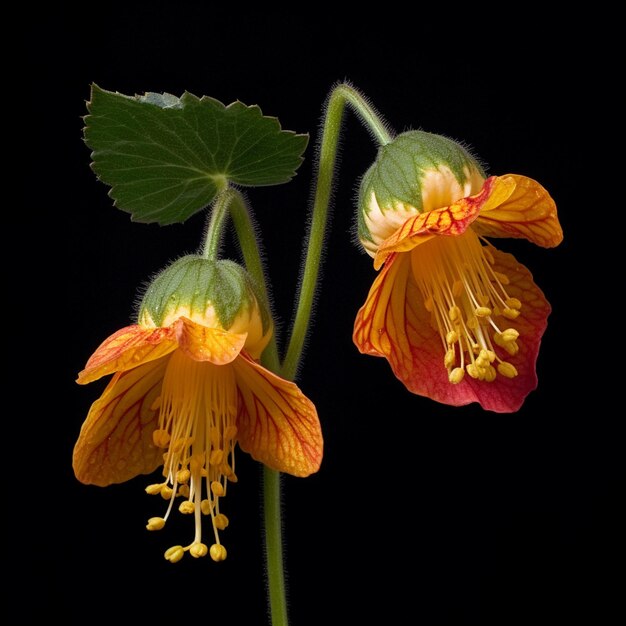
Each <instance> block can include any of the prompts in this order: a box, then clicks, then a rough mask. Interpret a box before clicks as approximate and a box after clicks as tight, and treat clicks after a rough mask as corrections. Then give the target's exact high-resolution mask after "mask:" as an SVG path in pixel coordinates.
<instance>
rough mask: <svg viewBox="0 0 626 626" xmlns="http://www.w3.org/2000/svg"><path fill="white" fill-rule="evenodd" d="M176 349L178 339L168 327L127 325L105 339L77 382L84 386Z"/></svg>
mask: <svg viewBox="0 0 626 626" xmlns="http://www.w3.org/2000/svg"><path fill="white" fill-rule="evenodd" d="M175 348H176V339H175V338H174V335H173V333H172V331H171V330H170V329H169V328H144V327H143V326H139V325H138V324H133V325H132V326H126V327H125V328H122V329H121V330H118V331H117V332H116V333H114V334H113V335H111V336H110V337H109V338H108V339H105V340H104V342H103V343H102V344H101V345H100V347H99V348H98V349H97V350H96V351H95V352H94V353H93V355H92V356H91V358H90V359H89V361H87V365H86V366H85V369H84V370H83V371H82V372H80V374H79V375H78V380H77V381H76V382H77V383H79V384H81V385H85V384H87V383H90V382H92V381H94V380H97V379H98V378H101V377H102V376H106V375H107V374H111V373H113V372H123V371H125V370H129V369H131V368H134V367H137V366H138V365H141V364H142V363H148V362H149V361H154V360H155V359H159V358H161V357H162V356H165V355H166V354H168V353H169V352H172V350H174V349H175Z"/></svg>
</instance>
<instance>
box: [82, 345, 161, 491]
mask: <svg viewBox="0 0 626 626" xmlns="http://www.w3.org/2000/svg"><path fill="white" fill-rule="evenodd" d="M168 360H169V358H168V357H163V358H161V359H158V360H156V361H150V362H148V363H145V364H143V365H140V366H139V367H136V368H134V369H132V370H130V371H126V372H118V373H117V374H116V375H115V376H114V377H113V378H112V379H111V382H110V383H109V385H108V387H107V388H106V389H105V390H104V393H103V394H102V396H101V397H100V399H99V400H96V401H95V402H94V403H93V404H92V406H91V409H90V411H89V415H88V416H87V419H86V420H85V423H84V424H83V427H82V428H81V431H80V435H79V437H78V441H77V442H76V446H75V448H74V472H75V474H76V478H78V480H80V481H81V482H83V483H87V484H94V485H99V486H101V487H105V486H106V485H110V484H112V483H121V482H124V481H126V480H130V479H131V478H134V477H135V476H137V475H139V474H149V473H150V472H153V471H154V470H155V469H156V468H157V467H158V466H159V465H160V464H161V463H162V462H163V451H162V450H160V449H159V448H156V447H155V446H154V444H153V442H152V432H153V431H154V430H155V428H156V426H157V418H158V415H159V411H158V409H157V408H154V409H153V408H152V407H153V406H154V404H155V401H156V400H157V399H158V397H159V395H160V393H161V385H162V382H163V375H164V373H165V368H166V365H167V362H168Z"/></svg>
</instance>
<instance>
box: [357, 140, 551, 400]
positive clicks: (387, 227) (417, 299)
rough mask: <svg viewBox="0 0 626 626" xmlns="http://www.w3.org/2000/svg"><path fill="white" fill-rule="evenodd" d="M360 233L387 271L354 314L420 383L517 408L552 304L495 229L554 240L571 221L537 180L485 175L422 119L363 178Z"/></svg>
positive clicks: (370, 339) (374, 343)
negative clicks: (563, 222) (502, 246)
mask: <svg viewBox="0 0 626 626" xmlns="http://www.w3.org/2000/svg"><path fill="white" fill-rule="evenodd" d="M358 217H359V239H360V241H361V243H362V244H363V246H364V248H365V250H366V251H367V252H368V254H370V255H371V256H372V257H374V267H375V268H376V269H377V270H378V269H380V268H381V267H382V271H381V272H380V274H379V275H378V276H377V278H376V280H375V281H374V284H373V285H372V288H371V289H370V292H369V295H368V297H367V300H366V302H365V304H364V305H363V307H362V308H361V309H360V310H359V312H358V315H357V318H356V322H355V326H354V337H353V338H354V342H355V344H356V346H357V347H358V349H359V350H360V351H361V352H362V353H364V354H370V355H374V356H382V357H385V358H386V359H387V360H388V361H389V363H390V365H391V367H392V369H393V371H394V373H395V375H396V376H397V377H398V378H399V379H400V380H401V381H402V382H403V383H404V384H405V385H406V387H407V388H408V389H409V390H410V391H412V392H413V393H416V394H419V395H423V396H427V397H430V398H432V399H434V400H436V401H438V402H443V403H446V404H451V405H455V406H458V405H464V404H468V403H470V402H479V403H480V404H481V405H482V406H483V408H485V409H489V410H492V411H496V412H510V411H516V410H517V409H519V407H520V406H521V405H522V403H523V401H524V398H525V397H526V395H527V394H528V393H529V392H530V391H531V390H533V389H534V388H535V387H536V385H537V377H536V372H535V363H536V359H537V354H538V351H539V344H540V341H541V336H542V334H543V332H544V330H545V328H546V325H547V319H548V315H549V314H550V305H549V303H548V302H547V300H546V299H545V297H544V295H543V293H542V291H541V290H540V289H539V287H537V285H535V283H534V282H533V279H532V276H531V274H530V272H529V271H528V270H527V269H526V268H525V267H524V266H523V265H521V264H519V263H518V262H517V261H516V260H515V258H514V257H513V256H512V255H510V254H506V253H503V252H500V251H499V250H496V248H494V247H493V245H491V243H489V241H488V240H487V239H486V237H515V238H524V239H527V240H528V241H530V242H532V243H535V244H537V245H539V246H543V247H553V246H556V245H558V244H559V243H560V242H561V240H562V238H563V233H562V230H561V226H560V224H559V221H558V218H557V212H556V206H555V203H554V201H553V200H552V198H551V197H550V195H549V194H548V192H547V191H546V190H545V189H544V188H543V187H542V186H541V185H540V184H539V183H537V182H536V181H534V180H532V179H530V178H526V177H525V176H519V175H517V174H507V175H505V176H492V177H490V178H486V177H485V174H484V171H483V169H482V167H481V166H480V164H479V163H478V162H477V161H476V160H475V159H474V158H473V157H472V156H471V155H470V154H469V153H468V152H467V151H466V150H465V149H464V148H463V147H462V146H460V145H459V144H457V143H455V142H453V141H451V140H449V139H446V138H444V137H441V136H438V135H432V134H430V133H425V132H421V131H411V132H407V133H404V134H402V135H399V136H398V137H397V138H396V139H395V140H394V141H393V142H392V143H391V144H389V145H387V146H384V147H383V148H381V151H380V153H379V155H378V158H377V161H376V162H375V163H374V165H373V166H372V167H371V168H370V170H368V172H367V173H366V175H365V177H364V178H363V181H362V184H361V191H360V201H359V215H358Z"/></svg>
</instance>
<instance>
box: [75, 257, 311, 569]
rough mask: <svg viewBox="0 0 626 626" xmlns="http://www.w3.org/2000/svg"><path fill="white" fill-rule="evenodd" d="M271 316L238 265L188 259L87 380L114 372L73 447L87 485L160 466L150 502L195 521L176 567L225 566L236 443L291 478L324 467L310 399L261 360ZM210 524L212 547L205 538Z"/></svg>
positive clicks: (157, 285)
mask: <svg viewBox="0 0 626 626" xmlns="http://www.w3.org/2000/svg"><path fill="white" fill-rule="evenodd" d="M271 332H272V329H271V323H270V321H269V315H268V314H267V312H266V310H265V309H264V308H263V307H261V306H260V305H259V297H258V294H257V292H256V290H255V287H254V285H253V284H252V282H251V280H250V279H249V277H248V275H247V274H246V273H245V272H244V270H243V269H242V268H241V267H239V266H238V265H236V264H235V263H232V262H230V261H209V260H206V259H203V258H200V257H196V256H188V257H183V258H182V259H180V260H179V261H177V262H175V263H174V264H173V265H172V266H170V267H169V268H168V269H166V270H165V271H164V272H163V273H162V274H161V275H160V276H159V277H158V278H157V279H156V280H155V281H154V282H153V283H152V285H151V286H150V287H149V289H148V291H147V292H146V295H145V297H144V299H143V303H142V305H141V308H140V312H139V321H138V323H137V324H133V325H131V326H128V327H126V328H122V329H121V330H119V331H117V332H116V333H114V334H113V335H112V336H110V337H109V338H108V339H106V340H105V341H104V343H103V344H102V345H101V346H100V347H99V348H98V349H97V350H96V352H95V353H94V354H93V356H92V357H91V358H90V359H89V361H88V362H87V365H86V367H85V369H84V370H83V371H82V372H81V373H80V374H79V376H78V382H79V383H80V384H85V383H89V382H91V381H93V380H96V379H98V378H100V377H101V376H105V375H107V374H111V373H114V376H113V378H112V379H111V381H110V383H109V385H108V386H107V388H106V389H105V391H104V393H103V394H102V396H101V397H100V399H99V400H97V401H96V402H94V404H93V405H92V407H91V410H90V411H89V415H88V416H87V419H86V421H85V423H84V424H83V427H82V429H81V432H80V436H79V438H78V442H77V443H76V447H75V450H74V471H75V474H76V476H77V478H78V479H79V480H80V481H81V482H83V483H91V484H96V485H101V486H105V485H110V484H112V483H119V482H124V481H126V480H129V479H131V478H133V477H135V476H137V475H139V474H148V473H151V472H153V471H154V470H155V469H156V468H157V467H158V466H160V465H163V476H164V478H165V479H164V480H163V481H162V482H159V483H155V484H150V485H149V486H148V487H147V488H146V491H147V492H148V493H149V494H153V495H157V494H158V495H161V497H162V498H164V499H165V500H166V501H168V505H167V511H166V513H165V515H164V516H163V517H153V518H151V519H150V520H149V521H148V524H147V528H148V530H159V529H161V528H163V526H164V525H165V522H166V520H167V519H168V517H169V515H170V513H171V511H172V509H173V507H174V502H175V498H176V497H179V498H180V499H181V501H180V505H179V506H178V509H179V511H180V512H182V513H185V514H190V515H193V516H194V519H195V536H194V539H193V541H192V542H191V543H190V544H189V545H187V546H186V547H183V546H180V545H177V546H173V547H172V548H170V549H169V550H167V551H166V552H165V558H166V559H167V560H169V561H171V562H176V561H179V560H180V559H181V558H182V557H183V555H184V553H185V552H187V551H188V552H189V553H190V554H191V555H192V556H194V557H202V556H205V555H206V554H207V553H208V554H210V556H211V558H213V560H215V561H221V560H223V559H225V558H226V549H225V548H224V546H223V545H222V543H221V542H220V536H219V531H221V530H224V529H225V528H226V527H227V526H228V518H227V517H226V515H225V514H224V513H223V512H222V510H221V501H222V498H223V496H225V495H226V491H227V485H228V483H229V482H236V481H237V476H236V474H235V444H236V443H238V444H239V446H240V447H241V449H242V450H244V451H246V452H248V453H249V454H250V455H251V456H252V457H253V458H255V459H256V460H258V461H261V462H262V463H265V464H266V465H268V466H269V467H271V468H273V469H276V470H279V471H281V472H287V473H289V474H293V475H294V476H307V475H309V474H311V473H312V472H315V471H317V469H318V468H319V466H320V462H321V458H322V445H323V444H322V435H321V430H320V424H319V420H318V417H317V413H316V410H315V407H314V405H313V403H312V402H311V401H310V400H309V399H308V398H306V396H304V394H303V393H302V392H301V391H300V389H299V388H298V387H297V386H296V385H295V384H294V383H293V382H289V381H287V380H284V379H282V378H280V377H279V376H277V375H275V374H273V373H272V372H270V371H268V370H267V369H265V368H264V367H262V366H261V365H260V364H259V363H258V362H257V361H256V359H258V358H259V357H260V355H261V352H262V350H263V349H264V347H265V346H266V345H267V343H268V341H269V339H270V336H271ZM202 516H209V517H210V519H211V522H212V527H213V534H214V542H212V545H211V547H210V548H209V547H208V546H207V545H206V544H205V543H203V539H202V523H201V519H202Z"/></svg>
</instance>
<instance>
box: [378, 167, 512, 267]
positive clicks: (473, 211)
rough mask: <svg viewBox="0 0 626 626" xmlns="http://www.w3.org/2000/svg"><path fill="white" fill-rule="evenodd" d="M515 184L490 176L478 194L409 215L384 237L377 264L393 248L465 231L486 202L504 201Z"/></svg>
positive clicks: (403, 248) (407, 247)
mask: <svg viewBox="0 0 626 626" xmlns="http://www.w3.org/2000/svg"><path fill="white" fill-rule="evenodd" d="M511 190H512V184H511V183H510V182H508V181H506V180H502V179H501V178H497V177H491V178H488V179H487V180H486V181H485V184H484V185H483V188H482V189H481V190H480V192H479V193H477V194H476V195H475V196H469V197H467V198H461V199H460V200H457V201H456V202H455V203H454V204H451V205H450V206H447V207H443V208H441V209H435V210H433V211H428V212H427V213H419V214H418V215H416V216H415V217H412V218H411V219H408V220H407V221H406V222H404V224H403V225H402V226H401V227H400V228H398V230H397V231H396V232H395V233H394V234H393V235H391V237H389V238H388V239H386V240H385V241H383V243H381V244H380V247H379V248H378V252H377V253H376V257H375V258H374V267H375V268H376V269H379V268H380V267H381V266H382V264H383V263H384V262H385V259H386V258H387V257H388V256H389V255H390V254H391V253H392V252H408V251H409V250H412V249H413V248H415V247H417V246H419V245H421V244H423V243H426V242H427V241H428V240H429V239H432V238H433V237H436V236H440V235H443V236H448V237H455V236H458V235H462V234H463V233H464V232H465V231H466V230H467V228H468V226H469V225H470V224H471V223H472V222H473V221H474V220H475V219H476V218H477V217H478V215H479V213H480V211H481V209H482V207H483V206H485V205H486V204H489V205H492V204H493V203H494V202H501V201H502V199H503V198H505V197H508V195H509V194H510V193H511Z"/></svg>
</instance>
